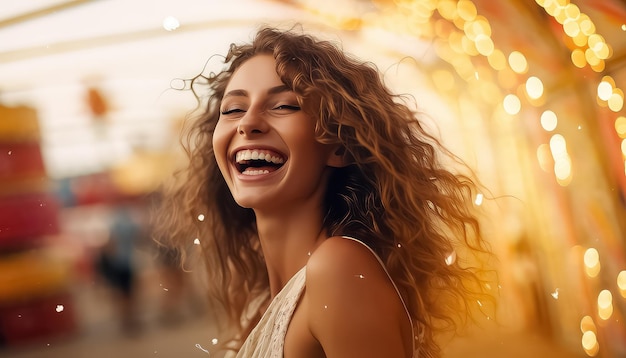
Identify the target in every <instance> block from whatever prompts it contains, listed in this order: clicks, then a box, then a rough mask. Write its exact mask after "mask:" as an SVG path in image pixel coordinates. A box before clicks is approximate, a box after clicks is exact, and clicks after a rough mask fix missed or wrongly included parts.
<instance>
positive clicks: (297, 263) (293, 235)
mask: <svg viewBox="0 0 626 358" xmlns="http://www.w3.org/2000/svg"><path fill="white" fill-rule="evenodd" d="M256 221H257V230H258V234H259V239H260V242H261V248H262V250H263V256H264V257H265V264H266V266H267V272H268V277H269V283H270V292H271V295H272V297H274V296H275V295H276V294H278V292H279V291H280V290H281V289H282V288H283V287H284V286H285V284H286V283H287V281H289V279H290V278H291V277H293V275H295V274H296V272H298V271H299V270H300V269H301V268H302V267H304V266H305V265H306V263H307V261H308V258H309V256H310V254H311V252H313V251H314V250H315V248H316V247H317V246H318V245H319V244H320V243H321V242H322V241H323V240H324V239H326V237H327V236H326V232H325V230H323V228H322V216H321V210H295V211H294V210H289V211H288V212H283V213H281V214H280V215H277V214H274V215H267V214H264V213H262V212H256Z"/></svg>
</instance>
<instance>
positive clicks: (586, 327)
mask: <svg viewBox="0 0 626 358" xmlns="http://www.w3.org/2000/svg"><path fill="white" fill-rule="evenodd" d="M580 331H581V333H585V332H587V331H590V332H594V333H596V324H595V323H593V318H591V316H585V317H583V318H582V319H581V320H580Z"/></svg>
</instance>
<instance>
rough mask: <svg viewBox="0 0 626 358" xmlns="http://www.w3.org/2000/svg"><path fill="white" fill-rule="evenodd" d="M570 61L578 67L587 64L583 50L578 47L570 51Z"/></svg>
mask: <svg viewBox="0 0 626 358" xmlns="http://www.w3.org/2000/svg"><path fill="white" fill-rule="evenodd" d="M571 57H572V63H573V64H574V66H576V67H578V68H583V67H585V66H586V65H587V60H586V59H585V52H584V51H583V50H581V49H579V48H577V49H575V50H574V51H572V55H571Z"/></svg>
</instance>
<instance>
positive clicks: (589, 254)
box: [584, 247, 600, 267]
mask: <svg viewBox="0 0 626 358" xmlns="http://www.w3.org/2000/svg"><path fill="white" fill-rule="evenodd" d="M584 262H585V266H586V267H594V266H596V265H598V264H599V263H600V254H599V253H598V250H596V249H594V248H593V247H590V248H588V249H587V250H586V251H585V256H584Z"/></svg>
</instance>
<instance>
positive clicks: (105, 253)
mask: <svg viewBox="0 0 626 358" xmlns="http://www.w3.org/2000/svg"><path fill="white" fill-rule="evenodd" d="M141 236H142V227H141V224H140V223H139V220H138V219H137V218H136V216H135V214H134V212H133V208H132V207H131V206H130V205H128V204H124V205H121V206H119V207H116V208H115V209H113V213H112V215H111V222H110V225H109V237H108V240H107V242H106V243H105V245H104V246H103V247H102V249H101V251H100V253H99V255H98V257H97V262H96V265H97V267H96V269H97V271H98V272H99V273H100V274H101V275H102V277H103V278H104V279H105V280H106V282H107V283H108V284H109V286H110V287H111V288H112V289H113V292H114V295H115V306H116V310H117V314H118V315H119V319H120V322H121V324H122V329H123V331H124V332H125V333H127V334H135V333H138V332H139V329H140V324H139V317H138V313H137V307H136V296H137V294H136V291H137V290H136V285H137V271H138V270H137V269H138V268H137V263H136V258H135V250H136V246H137V244H138V243H139V241H140V239H141Z"/></svg>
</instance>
